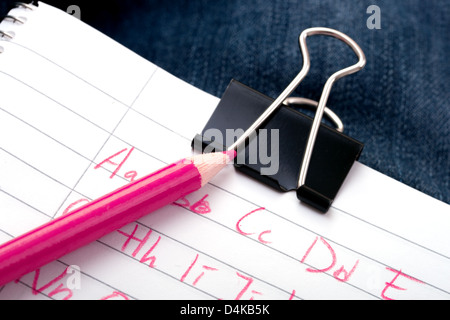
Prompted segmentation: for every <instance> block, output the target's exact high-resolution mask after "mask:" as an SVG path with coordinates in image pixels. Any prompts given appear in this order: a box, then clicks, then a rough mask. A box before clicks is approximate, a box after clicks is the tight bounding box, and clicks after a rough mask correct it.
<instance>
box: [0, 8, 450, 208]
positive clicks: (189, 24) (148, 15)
mask: <svg viewBox="0 0 450 320" xmlns="http://www.w3.org/2000/svg"><path fill="white" fill-rule="evenodd" d="M45 2H47V3H49V4H52V5H55V6H58V7H60V8H63V9H64V8H67V6H68V5H69V4H79V6H80V8H81V19H82V20H84V21H85V22H87V23H88V24H91V25H92V26H94V27H95V28H97V29H99V30H100V31H102V32H104V33H106V34H107V35H109V36H110V37H112V38H114V39H116V40H117V41H118V42H120V43H122V44H123V45H125V46H127V47H128V48H130V49H131V50H133V51H135V52H137V53H138V54H140V55H141V56H143V57H145V58H147V59H148V60H150V61H152V62H154V63H155V64H157V65H158V66H160V67H162V68H164V69H165V70H167V71H169V72H170V73H172V74H174V75H175V76H177V77H179V78H181V79H183V80H185V81H187V82H189V83H191V84H192V85H194V86H196V87H198V88H200V89H202V90H204V91H207V92H209V93H211V94H213V95H216V96H218V97H220V96H221V95H222V93H223V91H224V90H225V89H226V87H227V84H228V82H229V81H230V80H231V79H232V78H235V79H237V80H239V81H241V82H243V83H245V84H247V85H249V86H251V87H253V88H254V89H256V90H258V91H261V92H263V93H265V94H267V95H269V96H272V97H274V98H275V97H276V96H277V95H278V94H279V93H280V92H281V91H282V90H283V89H284V88H285V87H286V86H287V85H288V84H289V83H290V81H291V80H292V79H293V78H294V77H295V75H296V74H297V73H298V72H299V71H300V69H301V67H302V55H301V53H300V50H299V47H298V36H299V34H300V33H301V32H302V31H303V30H304V29H306V28H309V27H330V28H334V29H337V30H339V31H342V32H344V33H346V34H347V35H349V36H350V37H351V38H353V39H354V40H355V41H356V42H357V43H358V44H359V45H360V46H361V48H362V49H363V51H364V52H365V54H366V57H367V65H366V67H365V68H364V69H363V70H362V71H360V72H358V73H356V74H353V75H350V76H348V77H345V78H343V79H341V80H339V81H337V82H336V84H335V86H334V87H333V89H332V92H331V95H330V98H329V101H328V106H329V107H330V108H331V109H333V110H334V111H335V112H336V113H337V114H338V115H339V116H340V118H341V119H342V121H343V122H344V124H345V132H346V133H347V134H348V135H349V136H351V137H353V138H355V139H357V140H359V141H361V142H363V143H364V144H365V149H364V151H363V154H362V156H361V159H360V162H362V163H364V164H366V165H367V166H369V167H372V168H374V169H376V170H378V171H380V172H382V173H384V174H386V175H388V176H390V177H392V178H394V179H396V180H399V181H401V182H403V183H405V184H407V185H409V186H411V187H413V188H416V189H418V190H420V191H422V192H424V193H426V194H428V195H431V196H432V197H435V198H437V199H440V200H442V201H444V202H446V203H449V201H450V197H449V181H450V163H449V145H450V141H449V138H450V132H449V131H450V130H449V126H450V103H449V101H450V96H449V91H450V90H449V83H450V69H449V66H450V63H449V60H448V52H450V46H449V45H450V39H449V35H450V32H449V31H450V25H449V17H450V2H449V1H447V0H442V1H437V0H428V1H423V0H400V1H391V0H384V1H382V0H370V1H354V0H343V1H335V0H322V1H317V0H302V1H298V0H296V1H294V0H214V1H212V0H209V1H208V0H195V1H188V0H172V1H167V0H147V1H146V0H137V1H118V0H110V1H109V4H108V5H106V3H104V2H101V5H98V4H96V2H95V1H75V0H72V1H60V0H58V1H51V0H48V1H45ZM370 5H376V6H378V8H379V9H380V15H379V18H380V19H379V20H376V21H375V20H370V19H372V18H375V19H376V16H372V14H374V12H372V11H369V13H367V9H368V7H369V6H370ZM2 6H3V7H5V5H4V4H2ZM2 10H3V8H2ZM5 10H6V9H5ZM368 19H369V20H370V21H371V22H374V21H375V22H379V23H380V27H381V29H369V28H368V25H367V20H368ZM308 47H309V52H310V56H311V70H310V72H309V75H308V76H307V78H306V79H305V80H304V82H303V83H302V84H301V85H300V87H299V88H298V89H297V90H296V92H295V95H297V96H303V97H307V98H311V99H315V100H318V99H319V98H320V94H321V91H322V87H323V85H324V83H325V81H326V79H327V78H328V77H329V76H330V75H331V74H333V73H334V72H335V71H337V70H339V69H341V68H343V67H346V66H349V65H351V64H353V63H354V62H355V61H356V58H355V55H354V54H353V52H352V51H351V49H350V48H349V47H347V46H346V45H345V44H343V43H342V42H340V41H337V40H335V39H333V38H330V37H321V36H316V37H311V38H308Z"/></svg>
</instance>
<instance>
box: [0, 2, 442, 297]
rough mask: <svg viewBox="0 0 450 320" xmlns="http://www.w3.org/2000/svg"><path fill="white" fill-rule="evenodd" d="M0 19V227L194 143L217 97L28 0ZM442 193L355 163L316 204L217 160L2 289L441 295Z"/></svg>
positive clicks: (161, 161) (0, 292) (124, 178)
mask: <svg viewBox="0 0 450 320" xmlns="http://www.w3.org/2000/svg"><path fill="white" fill-rule="evenodd" d="M11 14H12V15H15V16H18V17H22V18H25V19H23V20H26V22H25V24H23V25H22V24H18V23H13V22H12V21H6V20H5V21H3V22H2V23H1V25H0V29H1V30H3V31H11V32H13V33H10V34H13V35H14V38H13V39H12V40H6V39H5V38H4V40H5V41H1V42H0V47H1V52H2V53H1V54H0V88H2V89H1V97H0V241H1V242H5V241H8V240H9V239H11V238H13V237H16V236H19V235H20V234H22V233H24V232H26V231H28V230H31V229H32V228H35V227H37V226H39V225H41V224H43V223H45V222H48V221H49V220H51V219H54V218H56V217H58V216H60V215H63V214H65V213H67V212H69V211H70V210H73V209H74V208H76V207H77V206H80V205H82V204H84V203H86V202H89V201H91V200H92V199H95V198H97V197H99V196H101V195H104V194H106V193H108V192H109V191H112V190H114V189H116V188H118V187H120V186H122V185H124V184H126V183H128V182H129V181H131V180H133V179H136V178H139V177H142V176H144V175H146V174H148V173H151V172H153V171H154V170H156V169H158V168H161V167H163V166H165V164H168V163H171V162H174V161H177V160H179V159H181V158H184V157H186V156H189V155H190V154H191V153H192V150H191V147H190V142H191V140H192V138H193V137H194V135H195V134H197V133H199V132H201V129H202V128H203V126H204V125H205V123H206V121H207V120H208V119H209V117H210V115H211V114H212V112H213V110H214V108H215V106H216V105H217V103H218V99H217V98H216V97H213V96H211V95H209V94H207V93H204V92H202V91H200V90H198V89H196V88H194V87H192V86H190V85H188V84H186V83H184V82H183V81H181V80H179V79H177V78H176V77H174V76H172V75H171V74H169V73H168V72H166V71H164V70H162V69H160V68H158V67H157V66H155V65H154V64H152V63H151V62H148V61H146V60H145V59H143V58H141V57H139V56H138V55H136V54H134V53H133V52H131V51H129V50H128V49H126V48H124V47H123V46H121V45H120V44H118V43H116V42H114V41H112V40H111V39H109V38H107V37H106V36H104V35H102V34H101V33H99V32H98V31H96V30H94V29H92V28H91V27H89V26H87V25H85V24H83V23H82V22H80V21H79V20H77V19H75V18H73V17H71V16H69V15H67V14H66V13H64V12H61V11H59V10H57V9H54V8H52V7H50V6H47V5H45V4H44V3H39V7H38V8H36V9H35V10H29V9H25V8H17V9H14V10H13V11H12V12H11ZM449 226H450V211H449V206H448V205H447V204H445V203H443V202H440V201H437V200H435V199H433V198H431V197H429V196H426V195H424V194H422V193H420V192H418V191H416V190H413V189H411V188H409V187H407V186H405V185H403V184H401V183H399V182H397V181H394V180H392V179H390V178H388V177H386V176H384V175H382V174H380V173H378V172H376V171H374V170H372V169H370V168H368V167H366V166H364V165H362V164H360V163H356V164H355V165H354V167H353V168H352V170H351V172H350V174H349V176H348V178H347V179H346V181H345V183H344V186H343V187H342V189H341V191H340V193H339V194H338V196H337V198H336V200H335V202H334V204H333V207H332V208H331V209H330V211H329V212H328V213H327V214H326V215H322V214H319V213H317V212H316V211H313V210H311V209H309V208H308V207H307V206H304V205H302V204H301V203H299V201H298V200H297V199H296V196H295V194H293V193H286V194H281V193H278V192H276V191H274V190H272V189H270V188H269V187H267V186H265V185H262V184H260V183H258V182H255V181H254V180H252V179H250V178H248V177H246V176H244V175H242V174H240V173H238V172H236V171H235V170H234V168H233V167H232V166H229V167H227V168H226V169H225V170H224V171H223V172H221V173H220V174H219V175H218V176H217V177H216V178H215V179H214V180H213V181H212V182H211V183H210V184H208V185H207V186H205V187H204V188H203V189H201V190H200V191H198V192H196V193H194V194H191V195H189V196H188V197H186V198H183V199H180V200H178V201H177V202H176V203H174V204H173V205H170V206H168V207H165V208H163V209H161V210H159V211H157V212H155V213H152V214H150V215H148V216H146V217H144V218H143V219H141V220H139V221H136V222H134V223H132V224H130V225H127V226H124V227H123V228H121V229H120V230H117V231H115V232H113V233H111V234H109V235H107V236H106V237H104V238H102V239H99V240H98V241H95V242H93V243H92V244H90V245H88V246H86V247H84V248H82V249H80V250H78V251H75V252H73V253H71V254H69V255H67V256H64V257H62V258H61V259H59V260H58V261H55V262H52V263H50V264H49V265H46V266H44V267H42V268H41V269H39V270H36V271H35V272H32V273H30V274H28V275H25V276H23V277H22V278H21V279H18V280H17V281H15V282H12V283H10V284H8V285H6V286H4V287H3V288H0V299H57V300H61V299H130V300H132V299H226V300H232V299H235V300H249V299H255V300H257V299H266V300H267V299H280V300H298V299H449V298H450V273H449V270H450V233H449V232H448V228H449Z"/></svg>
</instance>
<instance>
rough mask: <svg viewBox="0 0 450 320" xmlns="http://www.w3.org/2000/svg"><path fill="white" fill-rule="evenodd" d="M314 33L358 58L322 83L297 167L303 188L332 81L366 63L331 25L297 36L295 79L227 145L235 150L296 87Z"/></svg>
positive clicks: (306, 65) (304, 71) (303, 73)
mask: <svg viewBox="0 0 450 320" xmlns="http://www.w3.org/2000/svg"><path fill="white" fill-rule="evenodd" d="M313 35H327V36H332V37H335V38H337V39H339V40H342V41H343V42H345V43H346V44H347V45H349V46H350V47H351V48H352V49H353V51H354V52H355V53H356V56H357V57H358V59H359V61H358V62H357V63H356V64H354V65H352V66H350V67H347V68H345V69H342V70H340V71H338V72H336V73H334V74H333V75H332V76H331V77H330V78H329V79H328V80H327V82H326V83H325V86H324V88H323V91H322V96H321V97H320V100H319V104H318V106H317V110H316V115H315V116H314V121H313V124H312V127H311V132H310V134H309V138H308V142H307V145H306V148H305V153H304V156H303V161H302V165H301V169H300V176H299V178H298V188H300V187H302V186H303V185H304V184H305V181H306V175H307V173H308V168H309V163H310V161H311V155H312V151H313V149H314V143H315V141H316V137H317V132H318V130H319V126H320V123H321V121H322V118H323V113H324V110H325V107H326V103H327V101H328V97H329V96H330V92H331V88H332V87H333V84H334V83H335V82H336V81H337V80H339V79H340V78H342V77H345V76H347V75H350V74H352V73H355V72H358V71H359V70H361V69H362V68H364V66H365V65H366V57H365V55H364V52H363V51H362V50H361V48H360V47H359V46H358V44H357V43H356V42H355V41H354V40H353V39H351V38H350V37H349V36H347V35H346V34H344V33H342V32H340V31H337V30H334V29H330V28H309V29H306V30H304V31H303V32H302V33H301V34H300V37H299V44H300V49H301V51H302V55H303V68H302V69H301V70H300V72H299V74H298V75H297V76H296V77H295V78H294V80H293V81H292V82H291V83H290V84H289V85H288V86H287V87H286V89H284V91H283V92H282V93H281V94H280V95H279V96H278V98H277V99H275V101H274V102H273V103H272V104H271V105H270V106H269V107H268V108H267V110H266V111H265V112H264V113H263V114H262V115H261V116H260V117H259V118H258V119H257V120H256V121H255V123H253V124H252V126H251V127H250V128H248V129H247V131H245V132H244V134H243V135H242V136H240V137H239V139H237V140H236V142H235V143H234V144H232V145H231V146H230V147H228V151H230V150H237V148H238V146H239V145H241V144H242V143H245V141H246V140H247V139H248V138H249V137H250V135H251V134H252V133H253V132H255V131H256V130H258V129H259V128H260V127H261V125H262V124H263V123H264V122H266V121H267V120H268V119H269V118H270V116H271V115H272V114H273V113H274V112H275V111H276V110H277V109H278V108H279V107H280V106H281V105H282V104H283V102H284V101H285V100H286V99H287V98H288V97H289V96H290V95H291V94H292V93H293V92H294V90H295V89H297V87H298V86H299V85H300V83H301V82H302V81H303V79H304V78H305V77H306V75H307V74H308V72H309V69H310V67H311V61H310V58H309V50H308V46H307V45H306V38H308V37H309V36H313Z"/></svg>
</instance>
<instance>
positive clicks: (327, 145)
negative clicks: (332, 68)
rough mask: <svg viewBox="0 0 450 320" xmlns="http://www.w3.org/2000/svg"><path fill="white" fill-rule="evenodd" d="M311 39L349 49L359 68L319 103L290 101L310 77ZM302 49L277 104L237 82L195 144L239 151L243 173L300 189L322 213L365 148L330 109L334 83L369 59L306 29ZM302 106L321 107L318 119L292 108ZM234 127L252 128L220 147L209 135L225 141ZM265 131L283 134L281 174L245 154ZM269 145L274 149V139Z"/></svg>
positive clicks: (330, 82)
mask: <svg viewBox="0 0 450 320" xmlns="http://www.w3.org/2000/svg"><path fill="white" fill-rule="evenodd" d="M312 35H326V36H332V37H335V38H337V39H339V40H341V41H343V42H345V43H346V44H347V45H349V46H350V47H351V48H352V49H353V51H354V52H355V53H356V56H357V57H358V62H357V63H356V64H354V65H352V66H350V67H347V68H345V69H342V70H340V71H338V72H336V73H334V74H333V75H332V76H331V77H330V78H329V79H328V80H327V82H326V84H325V86H324V89H323V92H322V95H321V98H320V101H319V102H318V103H316V102H313V101H311V100H308V99H304V98H294V97H290V95H291V94H292V93H293V92H294V90H295V89H296V88H297V87H298V85H299V84H300V83H301V82H302V80H303V79H304V78H305V77H306V75H307V74H308V72H309V69H310V58H309V52H308V48H307V45H306V39H307V38H308V37H309V36H312ZM299 44H300V48H301V52H302V55H303V67H302V69H301V71H300V72H299V73H298V75H297V76H296V77H295V78H294V80H293V81H292V82H291V83H290V84H289V85H288V86H287V87H286V89H284V91H283V92H282V93H281V94H280V95H279V96H278V98H277V99H275V100H273V99H271V98H270V97H267V96H265V95H263V94H261V93H259V92H257V91H256V90H253V89H251V88H249V87H247V86H245V85H243V84H241V83H239V82H238V81H236V80H232V81H231V82H230V85H229V86H228V88H227V90H226V91H225V93H224V95H223V97H222V99H221V101H220V103H219V105H218V106H217V108H216V110H215V111H214V113H213V115H212V116H211V118H210V120H209V121H208V123H207V124H206V126H205V129H204V130H203V133H202V135H197V136H196V137H195V138H194V140H193V142H192V145H193V147H194V148H195V149H197V150H200V149H201V150H202V151H205V150H207V147H209V148H208V149H209V150H211V146H212V147H213V148H214V149H216V150H221V151H222V150H225V149H226V150H236V151H237V152H238V155H240V154H242V155H243V156H245V157H247V158H246V159H245V163H235V165H236V168H237V169H238V170H240V171H241V172H244V173H245V174H248V175H249V176H251V177H253V178H255V179H257V180H259V181H261V182H263V183H266V184H268V185H270V186H272V187H274V188H276V189H278V190H280V191H290V190H296V191H297V197H298V198H299V199H300V200H301V201H302V202H304V203H307V204H309V205H311V206H313V207H314V208H316V209H318V210H319V211H321V212H327V211H328V209H329V207H330V206H331V203H332V202H333V200H334V197H335V196H336V194H337V192H338V190H339V188H340V186H341V185H342V183H343V181H344V179H345V177H346V176H347V174H348V172H349V171H350V169H351V167H352V165H353V163H354V161H356V160H357V159H358V158H359V155H360V154H361V151H362V149H363V145H362V144H361V143H360V142H358V141H356V140H354V139H352V138H350V137H348V136H346V135H344V134H342V130H343V125H342V122H341V121H340V119H339V118H338V117H337V116H336V115H335V114H334V113H333V112H332V111H331V110H329V109H328V108H326V103H327V100H328V97H329V94H330V91H331V88H332V86H333V84H334V82H335V81H336V80H338V79H340V78H342V77H344V76H346V75H349V74H352V73H355V72H357V71H359V70H361V69H362V68H363V67H364V66H365V63H366V58H365V56H364V53H363V51H362V50H361V48H360V47H359V46H358V45H357V44H356V42H355V41H353V40H352V39H351V38H350V37H348V36H347V35H345V34H343V33H341V32H339V31H336V30H333V29H329V28H310V29H306V30H305V31H303V32H302V33H301V34H300V36H299ZM298 102H301V103H302V104H305V103H306V104H307V105H313V106H315V107H316V109H317V110H316V112H315V116H314V119H311V118H309V117H307V116H306V115H304V114H302V113H300V112H298V111H297V110H294V109H293V108H291V107H289V106H290V105H292V104H296V103H298ZM324 114H325V115H327V116H328V117H329V118H331V120H332V122H334V123H335V124H336V127H337V129H332V128H330V127H328V126H325V125H324V124H322V123H321V122H322V117H323V116H324ZM231 128H234V129H236V128H238V129H239V128H248V129H246V130H245V131H244V130H242V134H240V135H239V136H238V137H237V139H236V140H233V141H231V142H230V143H229V144H228V141H227V143H226V144H220V143H217V141H216V139H213V138H212V137H214V135H213V136H210V135H209V130H210V129H214V130H213V131H215V132H217V131H219V133H220V134H219V136H220V135H222V136H223V135H224V134H225V132H226V131H227V130H228V129H231ZM262 129H266V130H268V132H270V131H271V130H272V129H276V130H278V132H279V138H280V139H281V141H282V143H281V144H279V148H280V150H279V151H280V152H279V154H280V159H279V167H280V170H278V172H277V173H274V174H271V175H265V174H261V173H262V170H263V164H262V163H261V162H258V163H253V162H252V161H251V159H250V158H249V157H248V153H247V152H241V153H240V151H242V150H243V151H246V150H245V149H246V148H250V147H251V143H250V142H252V141H253V140H254V138H255V136H256V137H257V139H259V135H258V133H261V130H262ZM317 138H318V139H317ZM316 140H317V141H316ZM247 142H249V143H248V144H247ZM267 144H271V142H270V139H269V141H267ZM253 145H254V144H253ZM267 149H269V145H267ZM313 151H314V152H313ZM311 159H312V161H311Z"/></svg>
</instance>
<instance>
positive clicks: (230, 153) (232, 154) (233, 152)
mask: <svg viewBox="0 0 450 320" xmlns="http://www.w3.org/2000/svg"><path fill="white" fill-rule="evenodd" d="M223 153H224V154H226V155H227V156H228V159H229V161H233V160H234V158H236V156H237V152H236V150H228V151H224V152H223Z"/></svg>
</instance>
